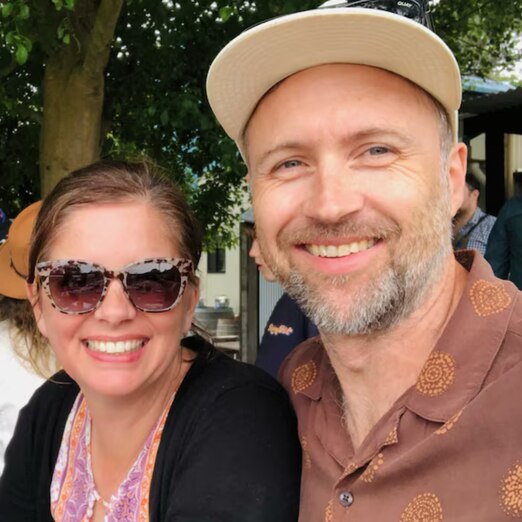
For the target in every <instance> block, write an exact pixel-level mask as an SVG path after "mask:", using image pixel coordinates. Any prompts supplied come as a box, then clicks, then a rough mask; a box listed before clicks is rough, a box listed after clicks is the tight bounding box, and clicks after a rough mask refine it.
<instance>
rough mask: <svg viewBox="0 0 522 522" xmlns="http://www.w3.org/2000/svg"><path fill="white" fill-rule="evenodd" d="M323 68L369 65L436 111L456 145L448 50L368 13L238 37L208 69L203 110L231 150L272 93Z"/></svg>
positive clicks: (426, 34) (418, 31)
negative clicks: (432, 102) (428, 98)
mask: <svg viewBox="0 0 522 522" xmlns="http://www.w3.org/2000/svg"><path fill="white" fill-rule="evenodd" d="M327 63H353V64H361V65H369V66H373V67H379V68H381V69H385V70H387V71H390V72H393V73H395V74H398V75H400V76H403V77H404V78H407V79H408V80H410V81H412V82H413V83H415V84H417V85H418V86H419V87H421V88H423V89H424V90H425V91H427V92H428V93H430V94H431V95H432V96H433V97H434V98H435V99H437V100H438V101H439V102H440V103H441V104H442V106H443V107H444V108H445V109H446V111H447V112H448V116H449V118H450V123H451V125H452V128H453V131H454V135H455V138H456V136H457V128H458V114H457V111H458V108H459V106H460V102H461V83H460V72H459V67H458V64H457V62H456V60H455V57H454V56H453V54H452V52H451V50H450V49H449V48H448V46H447V45H446V44H445V43H444V42H443V41H442V40H441V39H440V38H439V37H438V36H437V35H436V34H435V33H433V32H432V31H430V30H429V29H427V28H425V27H423V26H422V25H420V24H418V23H416V22H413V21H412V20H409V19H407V18H404V17H402V16H398V15H394V14H391V13H387V12H384V11H379V10H375V9H360V8H346V9H343V8H335V9H316V10H312V11H304V12H301V13H296V14H292V15H287V16H283V17H280V18H276V19H274V20H271V21H268V22H265V23H264V24H261V25H258V26H256V27H253V28H252V29H250V30H248V31H246V32H244V33H242V34H241V35H240V36H238V37H237V38H236V39H234V40H233V41H232V42H230V43H229V44H228V45H227V46H226V47H225V48H224V49H223V50H222V51H221V52H220V53H219V55H218V56H217V57H216V59H215V60H214V62H213V63H212V66H211V67H210V70H209V74H208V78H207V94H208V99H209V103H210V105H211V107H212V110H213V111H214V113H215V115H216V117H217V119H218V120H219V122H220V123H221V125H222V126H223V128H224V129H225V131H226V133H227V134H228V135H229V136H230V137H231V138H232V139H233V140H235V141H236V142H239V141H241V135H242V133H243V130H244V127H245V125H246V124H247V122H248V120H249V118H250V116H251V114H252V112H253V110H254V109H255V107H256V105H257V103H258V102H259V100H260V99H261V98H262V97H263V95H264V94H265V93H266V92H267V91H268V90H269V89H270V88H271V87H272V86H273V85H275V84H276V83H278V82H279V81H281V80H283V79H284V78H287V77H288V76H290V75H292V74H294V73H296V72H298V71H302V70H304V69H308V68H310V67H314V66H316V65H322V64H327Z"/></svg>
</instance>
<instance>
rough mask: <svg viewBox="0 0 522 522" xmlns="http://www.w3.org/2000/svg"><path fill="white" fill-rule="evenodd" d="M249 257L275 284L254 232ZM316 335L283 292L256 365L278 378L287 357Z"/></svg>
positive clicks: (261, 344)
mask: <svg viewBox="0 0 522 522" xmlns="http://www.w3.org/2000/svg"><path fill="white" fill-rule="evenodd" d="M249 255H250V257H252V258H253V259H254V260H255V262H256V265H257V268H258V270H259V273H260V274H261V275H262V276H263V277H264V278H265V279H266V280H267V281H268V282H275V281H276V277H275V276H274V274H273V273H272V271H271V270H270V268H268V266H267V265H266V263H265V261H264V259H263V256H262V255H261V250H260V249H259V243H258V241H257V239H256V238H255V232H254V239H253V242H252V247H251V248H250V252H249ZM316 335H319V332H318V330H317V327H316V326H315V324H314V323H313V322H312V321H310V319H308V317H306V315H305V314H304V313H303V311H302V310H301V309H300V308H299V306H298V305H297V303H296V302H295V301H294V300H293V299H292V298H291V297H290V296H289V295H288V294H287V293H286V292H285V293H283V295H282V296H281V297H280V298H279V299H278V301H277V303H276V304H275V306H274V309H273V310H272V313H271V314H270V317H269V319H268V321H267V323H266V326H265V329H264V333H263V337H262V338H261V343H260V344H259V348H258V351H257V357H256V362H255V364H256V366H259V368H263V370H265V371H267V372H268V373H269V374H270V375H272V376H274V377H277V374H278V372H279V367H280V366H281V363H282V362H283V361H284V359H285V358H286V356H287V355H288V354H289V353H290V352H291V351H292V350H293V349H294V348H295V347H296V346H298V345H299V344H300V343H302V342H303V341H304V340H306V339H308V338H309V337H314V336H316Z"/></svg>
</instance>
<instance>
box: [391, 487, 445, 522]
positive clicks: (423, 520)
mask: <svg viewBox="0 0 522 522" xmlns="http://www.w3.org/2000/svg"><path fill="white" fill-rule="evenodd" d="M400 522H442V505H441V503H440V500H439V499H438V497H437V495H434V494H433V493H422V494H421V495H417V496H416V497H415V498H414V499H413V500H412V501H411V502H410V503H409V504H408V505H407V506H406V509H405V510H404V511H403V513H402V515H401V519H400Z"/></svg>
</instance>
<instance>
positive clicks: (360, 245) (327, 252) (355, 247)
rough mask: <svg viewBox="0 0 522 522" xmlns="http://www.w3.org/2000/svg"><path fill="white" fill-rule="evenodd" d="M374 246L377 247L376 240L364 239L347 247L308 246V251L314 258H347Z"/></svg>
mask: <svg viewBox="0 0 522 522" xmlns="http://www.w3.org/2000/svg"><path fill="white" fill-rule="evenodd" d="M373 245H375V240H374V239H364V240H363V241H355V242H354V243H348V244H346V245H306V249H307V250H308V252H310V254H312V255H314V256H320V257H345V256H349V255H350V254H357V253H358V252H362V251H363V250H368V249H369V248H371V247H372V246H373Z"/></svg>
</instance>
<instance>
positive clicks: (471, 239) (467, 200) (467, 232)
mask: <svg viewBox="0 0 522 522" xmlns="http://www.w3.org/2000/svg"><path fill="white" fill-rule="evenodd" d="M479 196H480V183H479V182H478V180H477V178H475V176H473V174H471V173H468V174H466V183H465V184H464V198H463V201H462V205H461V206H460V208H459V210H458V211H457V214H456V215H455V219H454V220H453V248H454V249H455V250H461V249H463V248H474V249H475V250H478V251H479V252H480V253H481V254H482V255H484V254H485V252H486V246H487V244H488V237H489V233H490V232H491V229H492V228H493V225H494V224H495V220H496V218H495V217H494V216H490V215H489V214H486V213H485V212H484V211H483V210H482V209H481V208H480V207H479V206H478V199H479Z"/></svg>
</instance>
